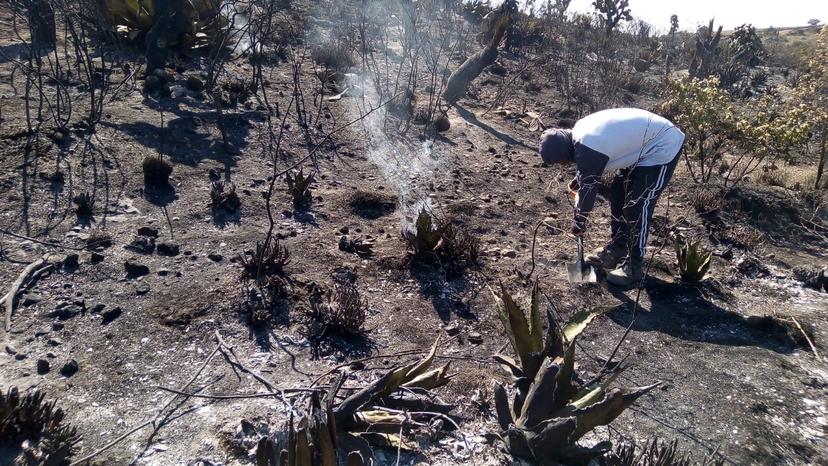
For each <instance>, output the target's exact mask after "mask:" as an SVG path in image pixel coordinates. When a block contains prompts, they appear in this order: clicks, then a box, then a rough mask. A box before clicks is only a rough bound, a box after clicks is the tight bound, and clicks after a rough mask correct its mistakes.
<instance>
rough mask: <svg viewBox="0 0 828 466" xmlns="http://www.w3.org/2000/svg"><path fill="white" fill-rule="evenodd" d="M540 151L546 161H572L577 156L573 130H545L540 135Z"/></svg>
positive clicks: (551, 162)
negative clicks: (573, 141)
mask: <svg viewBox="0 0 828 466" xmlns="http://www.w3.org/2000/svg"><path fill="white" fill-rule="evenodd" d="M538 152H540V156H541V158H542V159H543V161H544V162H545V163H549V164H553V163H561V162H571V161H572V160H573V158H574V157H575V145H574V144H573V143H572V131H570V130H568V129H562V128H549V129H548V130H546V131H544V132H543V134H542V135H541V137H540V144H539V146H538Z"/></svg>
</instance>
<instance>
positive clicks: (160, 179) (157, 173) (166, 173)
mask: <svg viewBox="0 0 828 466" xmlns="http://www.w3.org/2000/svg"><path fill="white" fill-rule="evenodd" d="M141 166H142V168H143V170H144V186H147V187H151V188H164V187H167V186H169V184H170V175H171V174H172V172H173V167H172V164H171V163H170V162H168V161H166V160H164V159H163V158H161V157H156V156H154V155H150V156H148V157H146V158H145V159H144V162H143V163H142V164H141Z"/></svg>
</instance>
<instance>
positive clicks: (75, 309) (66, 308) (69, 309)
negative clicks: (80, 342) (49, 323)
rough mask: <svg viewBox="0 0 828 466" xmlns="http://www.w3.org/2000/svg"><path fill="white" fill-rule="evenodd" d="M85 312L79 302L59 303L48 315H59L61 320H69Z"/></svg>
mask: <svg viewBox="0 0 828 466" xmlns="http://www.w3.org/2000/svg"><path fill="white" fill-rule="evenodd" d="M82 312H83V308H82V307H81V306H79V305H77V304H62V305H61V304H59V305H58V306H57V307H56V308H55V309H54V310H53V311H51V312H49V313H48V314H47V315H48V316H49V317H57V318H58V319H60V320H67V319H71V318H72V317H75V316H76V315H78V314H81V313H82Z"/></svg>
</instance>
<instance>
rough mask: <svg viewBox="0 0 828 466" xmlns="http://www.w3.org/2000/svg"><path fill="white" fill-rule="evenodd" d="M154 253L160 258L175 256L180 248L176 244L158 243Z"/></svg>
mask: <svg viewBox="0 0 828 466" xmlns="http://www.w3.org/2000/svg"><path fill="white" fill-rule="evenodd" d="M156 251H158V254H160V255H162V256H177V255H178V253H179V251H180V248H179V247H178V245H177V244H173V243H158V246H157V247H156Z"/></svg>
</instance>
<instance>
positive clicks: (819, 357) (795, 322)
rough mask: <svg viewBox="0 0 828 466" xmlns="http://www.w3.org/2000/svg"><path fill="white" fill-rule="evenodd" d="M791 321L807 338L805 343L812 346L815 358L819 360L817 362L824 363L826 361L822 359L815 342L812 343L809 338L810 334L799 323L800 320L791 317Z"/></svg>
mask: <svg viewBox="0 0 828 466" xmlns="http://www.w3.org/2000/svg"><path fill="white" fill-rule="evenodd" d="M791 320H792V321H793V323H794V325H796V328H798V329H799V331H800V332H802V336H803V337H805V341H807V342H808V346H810V347H811V351H813V352H814V356H815V357H816V358H817V361H819V362H824V361H823V360H822V357H821V356H820V355H819V352H818V351H817V349H816V346H814V342H813V341H811V337H809V336H808V334H807V333H805V329H804V328H802V326H801V325H799V321H798V320H796V317H794V316H791Z"/></svg>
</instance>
